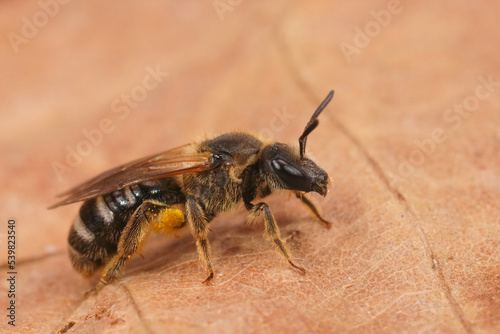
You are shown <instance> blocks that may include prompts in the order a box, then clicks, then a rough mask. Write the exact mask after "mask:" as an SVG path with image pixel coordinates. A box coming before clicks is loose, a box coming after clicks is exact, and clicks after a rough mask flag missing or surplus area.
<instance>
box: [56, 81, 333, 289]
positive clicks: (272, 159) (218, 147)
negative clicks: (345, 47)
mask: <svg viewBox="0 0 500 334" xmlns="http://www.w3.org/2000/svg"><path fill="white" fill-rule="evenodd" d="M332 97H333V91H330V93H329V94H328V96H327V97H326V99H325V100H324V101H323V102H322V103H321V105H320V106H319V107H318V108H317V110H316V111H315V112H314V114H313V115H312V117H311V119H310V121H309V122H308V123H307V125H306V127H305V129H304V132H303V133H302V135H301V136H300V137H299V147H298V148H297V147H294V146H291V145H287V144H283V143H279V142H268V141H265V140H261V139H259V138H257V137H256V136H253V135H250V134H247V133H244V132H231V133H226V134H222V135H219V136H217V137H215V138H211V139H206V140H200V141H198V142H194V143H191V144H188V145H184V146H180V147H177V148H174V149H171V150H168V151H165V152H162V153H159V154H154V155H150V156H147V157H145V158H142V159H138V160H135V161H132V162H130V163H127V164H124V165H122V166H119V167H117V168H114V169H111V170H109V171H107V172H104V173H102V174H100V175H98V176H96V177H94V178H93V179H91V180H89V181H87V182H85V183H83V184H81V185H79V186H76V187H74V188H72V189H70V190H69V191H67V192H65V193H62V194H60V195H59V196H64V199H62V200H61V201H60V202H58V203H56V204H54V205H53V206H51V207H50V208H49V209H52V208H56V207H59V206H62V205H67V204H70V203H75V202H80V201H84V203H83V205H82V206H81V208H80V211H79V214H78V215H77V216H76V218H75V220H74V221H73V224H72V226H71V229H70V232H69V236H68V243H69V255H70V259H71V263H72V265H73V267H74V269H75V270H76V271H78V272H79V273H81V274H82V275H83V276H85V277H90V276H91V275H92V274H94V273H95V272H96V270H98V269H99V268H101V267H104V269H103V270H102V273H101V277H100V280H99V282H98V283H97V285H96V286H95V288H94V290H93V291H98V290H100V289H101V288H102V287H104V286H105V285H106V284H108V283H109V282H111V281H112V280H113V279H114V278H115V277H116V275H117V274H118V273H119V271H120V269H121V268H122V267H123V265H124V264H125V262H126V261H127V260H128V259H130V257H131V256H132V255H134V254H135V253H137V252H138V251H139V250H140V249H141V246H142V245H143V244H144V242H145V241H146V239H147V237H148V236H149V234H150V232H151V231H156V232H166V233H168V232H174V231H176V230H178V229H180V228H182V227H184V226H186V225H187V226H188V227H189V229H190V230H191V233H192V235H193V237H194V238H195V240H196V248H197V251H198V255H199V259H200V261H201V263H202V265H203V266H204V268H206V271H207V274H208V277H207V278H206V279H205V280H204V281H203V283H206V284H209V283H210V281H211V280H212V278H213V277H214V270H213V264H212V259H211V256H210V244H209V241H208V237H207V235H208V231H209V224H210V222H211V221H212V220H213V219H214V218H215V217H216V216H217V215H218V214H219V213H222V212H227V211H229V210H232V209H234V208H235V207H236V206H237V205H238V203H240V202H243V204H244V206H245V208H246V210H248V213H249V216H250V217H251V218H263V220H264V223H265V234H266V236H267V237H269V239H270V240H272V242H273V244H274V246H275V247H276V249H277V250H278V251H279V252H280V253H281V255H283V257H284V258H285V259H286V261H288V263H289V264H290V265H291V266H292V267H293V268H295V269H297V270H298V271H300V272H301V273H305V269H303V268H301V267H299V266H297V265H295V264H294V263H293V262H292V259H291V256H290V253H289V251H288V249H287V247H286V246H285V244H284V242H283V241H282V239H281V236H280V231H279V228H278V226H277V224H276V220H275V219H274V217H273V214H272V213H271V210H270V208H269V206H268V205H267V204H266V203H265V202H258V203H255V204H254V203H253V202H254V200H256V199H261V198H264V197H266V196H268V195H269V194H271V193H272V192H273V191H279V190H289V191H292V192H293V193H294V194H295V195H296V196H297V198H298V199H299V200H301V201H302V203H304V204H305V205H306V206H307V207H308V208H309V209H310V210H311V212H312V213H313V214H314V215H315V216H316V217H317V219H318V220H319V221H320V222H321V223H323V224H324V226H325V227H330V223H329V222H328V221H327V220H325V219H323V218H322V217H321V215H320V214H319V212H318V210H317V209H316V207H315V205H314V204H313V203H312V202H311V201H310V200H309V199H308V198H307V197H306V196H305V195H304V194H305V193H308V192H316V193H318V194H320V195H322V196H326V194H327V186H328V184H329V177H328V174H327V173H326V172H325V171H324V170H323V169H322V168H320V167H319V166H318V165H317V164H316V163H315V162H314V161H312V160H311V159H309V158H307V157H306V155H305V151H306V141H307V137H308V135H309V134H310V133H311V132H312V131H313V130H314V129H315V128H316V127H317V126H318V124H319V121H318V119H317V118H318V116H319V114H320V113H321V112H322V111H323V109H324V108H325V107H326V105H327V104H328V103H329V102H330V100H331V99H332Z"/></svg>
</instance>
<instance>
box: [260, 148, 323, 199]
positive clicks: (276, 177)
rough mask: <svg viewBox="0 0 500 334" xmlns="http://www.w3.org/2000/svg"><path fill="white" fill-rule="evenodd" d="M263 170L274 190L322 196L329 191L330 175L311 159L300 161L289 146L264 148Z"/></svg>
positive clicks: (296, 153)
mask: <svg viewBox="0 0 500 334" xmlns="http://www.w3.org/2000/svg"><path fill="white" fill-rule="evenodd" d="M261 168H262V169H263V170H264V171H265V174H266V176H267V181H268V183H269V184H270V185H271V186H273V187H274V188H279V189H287V190H297V191H303V192H310V191H314V192H317V193H318V194H320V195H322V196H325V195H326V193H327V191H328V189H327V186H328V174H327V173H326V172H325V171H324V170H323V169H322V168H320V167H319V166H318V165H316V163H315V162H314V161H312V160H311V159H308V158H305V157H304V158H302V159H300V157H299V154H298V152H295V151H294V150H293V148H292V147H290V146H288V145H285V144H281V143H275V144H273V145H270V146H268V147H266V148H264V150H263V152H262V158H261Z"/></svg>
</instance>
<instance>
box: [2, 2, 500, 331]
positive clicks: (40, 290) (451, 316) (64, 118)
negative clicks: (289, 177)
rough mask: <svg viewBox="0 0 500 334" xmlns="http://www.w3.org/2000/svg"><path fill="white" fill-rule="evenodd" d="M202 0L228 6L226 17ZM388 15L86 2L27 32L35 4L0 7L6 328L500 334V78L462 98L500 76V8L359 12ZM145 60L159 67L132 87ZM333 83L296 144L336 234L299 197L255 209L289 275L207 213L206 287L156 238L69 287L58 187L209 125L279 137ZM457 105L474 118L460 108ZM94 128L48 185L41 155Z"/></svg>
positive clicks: (261, 246) (254, 235)
mask: <svg viewBox="0 0 500 334" xmlns="http://www.w3.org/2000/svg"><path fill="white" fill-rule="evenodd" d="M47 2H48V1H47ZM52 3H55V2H52ZM214 3H223V4H227V6H229V7H227V8H230V9H231V10H229V9H228V10H227V11H225V12H224V13H222V18H221V17H220V16H219V15H218V12H217V10H216V8H215V7H214ZM230 3H234V5H231V4H230ZM388 6H389V5H388V2H385V1H375V2H374V1H365V2H359V1H356V2H349V3H348V2H340V1H338V2H331V1H328V2H327V1H325V2H319V1H314V2H312V1H311V2H308V3H306V2H305V1H303V2H299V1H293V2H292V1H284V0H283V1H273V2H267V1H266V2H265V1H252V2H251V1H242V2H240V3H239V4H237V1H234V2H230V1H225V0H222V1H220V2H212V1H205V2H202V1H198V2H194V1H186V2H184V1H182V2H181V1H170V2H166V1H147V2H146V1H144V2H131V1H128V2H124V1H84V2H83V1H80V2H69V3H68V4H60V5H59V6H58V8H56V7H52V11H54V13H53V14H54V15H52V16H53V17H49V18H48V19H47V22H46V23H45V24H42V23H43V22H44V21H43V17H44V16H43V15H42V14H40V12H41V11H42V10H43V9H42V7H40V4H39V3H38V2H37V1H31V2H26V1H24V2H18V1H6V2H2V4H0V7H1V10H0V22H2V23H1V26H2V31H3V35H4V38H3V39H2V41H1V42H0V50H1V51H0V63H1V64H2V76H1V79H0V92H1V93H0V94H1V95H2V98H1V99H0V110H2V111H1V112H2V121H1V124H0V141H1V143H2V145H1V148H0V150H1V152H0V153H1V156H2V169H1V171H0V182H1V184H2V192H1V195H0V206H1V211H2V213H3V218H2V225H1V226H2V227H1V228H2V231H0V236H1V238H2V239H1V244H2V246H1V248H0V256H1V257H0V259H1V264H2V267H1V271H2V272H1V277H5V276H4V275H5V273H6V272H7V271H8V269H7V265H6V261H7V254H6V246H5V243H6V239H7V237H6V231H7V219H8V218H9V217H13V218H15V219H16V228H17V238H18V239H17V241H18V242H17V268H16V269H17V271H18V276H17V280H18V281H17V299H16V303H17V304H16V305H17V319H16V325H17V326H16V327H15V328H12V327H11V326H8V325H7V320H6V317H5V315H4V314H6V311H5V308H6V305H8V304H7V303H8V302H9V300H8V299H7V290H8V285H7V283H6V280H5V278H2V280H1V281H2V284H1V287H2V291H0V305H1V309H2V310H4V311H2V316H1V319H2V320H1V323H0V330H1V331H4V332H12V331H14V332H22V333H39V332H57V331H59V330H63V331H66V332H67V333H91V332H93V333H103V332H109V333H118V332H134V333H200V332H203V333H235V332H237V333H286V332H288V333H290V332H299V333H306V332H307V333H327V332H336V333H339V332H347V333H391V332H392V333H401V332H412V333H415V332H423V333H436V332H441V333H496V332H498V331H500V288H499V287H500V265H499V263H500V261H499V260H500V252H499V246H500V219H499V209H500V200H499V198H500V187H499V186H500V126H499V125H500V113H499V112H498V110H499V108H500V94H499V92H500V89H499V87H500V85H499V84H498V83H496V84H493V85H490V86H489V87H486V88H489V89H490V91H488V90H487V89H486V88H485V87H483V88H480V89H479V91H478V90H477V89H476V87H477V86H478V85H480V84H481V81H480V80H482V79H479V78H483V79H485V80H488V77H490V76H491V77H492V79H493V81H495V82H498V80H500V63H499V62H498V54H499V46H498V40H499V39H500V26H499V25H498V12H499V11H500V5H498V4H497V3H495V2H493V1H489V2H488V1H475V2H460V3H457V2H455V1H451V0H450V1H440V2H431V1H427V2H423V3H422V2H409V1H408V2H407V1H402V2H401V3H400V5H399V7H397V9H396V10H398V13H395V14H392V16H391V18H390V19H388V21H387V24H384V25H385V27H383V26H381V25H380V24H378V23H376V22H377V21H376V20H375V18H374V15H377V14H376V13H381V12H380V11H382V10H387V9H388ZM56 9H57V10H56ZM221 10H222V9H221ZM380 15H381V14H380ZM380 15H379V16H380ZM46 17H48V16H46ZM23 18H26V20H28V21H30V22H33V20H34V19H37V20H40V21H37V22H38V24H39V26H40V27H39V28H38V31H36V33H34V36H31V37H29V38H26V39H25V40H24V42H23V43H21V44H19V45H17V48H18V50H17V51H18V52H17V53H16V52H15V48H13V46H12V44H11V42H9V38H11V37H9V36H12V35H9V33H15V34H18V36H22V34H23V30H22V29H23V24H25V23H24V22H25V21H23ZM382 19H383V17H382ZM386 19H387V17H386ZM40 22H41V23H40ZM377 24H378V25H377ZM356 27H357V28H359V29H362V30H364V29H365V28H367V29H372V30H370V31H369V33H370V34H371V36H372V37H370V38H369V41H367V40H365V41H364V42H365V44H368V45H366V46H363V47H360V48H359V49H358V50H357V53H355V54H353V55H352V56H351V57H350V59H349V60H350V61H348V59H347V58H346V57H345V56H344V54H343V52H342V45H343V46H344V47H345V45H346V44H343V43H347V44H350V45H358V46H361V44H359V43H362V42H363V41H362V40H358V41H357V42H358V44H355V38H356V37H355V36H356ZM377 27H378V28H377ZM25 29H26V28H25ZM25 33H26V31H25ZM31 33H32V35H33V31H31ZM155 69H157V70H159V71H160V72H168V75H166V74H165V75H164V76H163V77H160V78H159V79H158V80H159V81H160V82H159V83H158V85H157V87H155V88H152V89H150V90H148V91H146V96H140V95H137V94H140V90H141V88H140V87H141V85H143V80H144V78H145V77H146V75H148V72H150V71H152V70H155ZM148 83H149V84H150V85H151V83H153V81H150V82H149V81H148ZM137 87H139V88H137ZM332 88H333V89H335V91H336V95H335V97H334V100H333V101H332V103H331V104H330V106H329V107H328V108H327V110H326V111H325V112H324V114H323V115H322V116H321V125H320V126H319V127H318V129H317V130H316V131H315V132H314V133H313V135H312V136H311V138H310V140H309V142H308V143H309V149H310V150H311V151H312V152H314V154H315V156H316V157H317V159H318V161H320V162H321V165H322V166H324V168H325V169H326V170H327V171H328V173H329V174H330V176H331V177H332V179H333V183H332V188H331V191H330V193H329V194H328V196H327V197H326V198H318V197H315V200H316V201H317V202H318V204H319V207H320V208H321V210H322V211H323V213H324V215H325V216H326V217H327V218H328V219H329V220H331V221H332V222H334V225H333V227H332V229H331V230H325V229H324V228H323V227H322V226H321V225H320V224H318V223H317V222H315V221H314V219H313V218H312V217H311V216H310V215H309V213H308V212H307V210H305V209H304V208H302V207H301V206H300V205H299V204H298V203H297V201H296V200H295V199H293V198H289V197H288V196H286V195H273V196H272V197H270V198H269V201H268V203H269V205H270V207H271V209H272V210H273V212H274V215H275V216H276V218H277V220H278V223H279V225H280V227H281V231H282V234H283V236H284V238H285V239H286V240H287V243H288V245H289V247H290V249H291V251H292V253H293V256H294V258H295V261H296V263H297V264H299V265H301V266H304V267H305V268H306V269H307V274H306V275H305V276H302V275H300V274H299V273H297V272H296V271H294V270H292V269H290V268H289V267H288V266H287V265H286V264H285V263H284V261H283V260H282V259H281V258H280V256H279V255H278V254H277V253H276V252H275V251H274V250H273V248H272V246H271V245H270V243H269V242H268V241H267V240H266V239H265V238H263V237H262V232H263V226H262V224H256V225H248V224H245V219H246V218H245V212H244V210H242V209H240V210H237V211H236V212H233V213H230V214H227V215H223V216H220V217H218V218H217V219H216V220H215V221H214V223H213V225H212V233H211V234H210V236H209V237H210V240H211V243H212V250H213V256H214V263H215V269H216V277H215V279H214V284H213V286H210V287H206V286H204V285H202V284H200V282H201V281H202V280H203V279H204V278H205V277H204V276H205V274H204V271H203V270H202V268H201V267H200V266H199V264H198V262H197V254H196V250H195V245H194V241H193V238H192V237H191V235H190V234H189V232H188V231H184V233H182V234H180V236H179V238H177V239H166V238H163V237H160V236H154V237H152V238H151V240H150V242H149V243H148V245H147V246H146V248H145V249H144V251H143V254H142V255H143V257H144V258H141V257H139V256H137V257H135V258H133V259H132V260H131V261H130V263H129V264H128V266H127V267H126V269H125V270H124V271H123V272H122V274H121V276H120V277H119V279H118V280H117V281H115V282H114V283H113V284H111V285H109V286H108V287H106V288H105V289H103V290H102V291H101V293H99V294H98V295H97V296H95V297H90V298H88V299H86V300H85V299H83V298H82V295H83V293H84V292H85V291H86V290H88V289H89V288H90V287H91V286H92V285H93V284H94V283H95V278H94V279H93V280H92V281H90V282H87V281H86V280H84V279H83V278H82V277H80V276H79V275H78V274H77V273H75V272H74V271H73V269H72V268H71V264H70V262H69V259H68V256H67V251H66V238H67V232H68V230H69V227H70V224H71V221H72V219H73V217H74V215H75V214H76V212H77V210H78V205H71V206H68V207H63V208H59V209H57V210H52V211H48V210H46V209H45V208H46V207H47V206H49V205H50V204H52V203H53V202H54V200H55V198H54V195H55V194H56V193H59V192H61V191H63V190H66V189H68V188H69V187H70V186H72V185H75V184H76V183H78V182H80V181H84V180H85V179H86V178H89V177H92V176H94V175H95V174H97V173H99V172H101V171H103V170H105V169H108V168H111V167H113V166H115V165H118V164H120V163H124V162H126V161H130V160H132V159H135V158H138V157H141V156H144V155H146V154H151V153H154V152H157V151H161V150H165V149H168V148H172V147H175V146H178V145H181V144H184V143H186V142H189V141H191V140H193V139H194V138H196V137H197V136H199V135H200V134H202V133H203V132H204V131H212V132H225V131H229V130H233V129H247V130H252V131H255V132H259V131H263V132H264V133H273V134H274V136H275V137H276V139H278V140H282V141H291V142H295V141H296V138H297V137H298V135H299V134H300V131H301V130H302V129H303V126H304V125H305V123H306V122H307V120H308V118H309V116H310V114H311V113H312V111H313V110H314V109H315V108H316V106H317V105H318V104H319V102H320V101H321V100H322V99H323V97H324V96H326V93H327V92H328V91H329V90H330V89H332ZM131 92H135V94H136V95H135V96H136V97H137V96H139V99H142V98H143V99H142V100H141V101H138V100H136V102H137V103H136V104H135V105H133V108H129V113H128V114H125V111H124V110H123V109H122V110H116V108H117V107H122V108H123V107H124V106H125V104H124V103H123V102H120V99H122V98H125V97H124V95H122V94H128V95H130V94H131ZM475 102H477V103H478V105H474V103H475ZM462 103H469V104H468V106H469V109H471V111H468V110H467V109H462V111H461V112H458V111H457V110H458V109H454V108H455V107H454V105H458V107H456V108H459V107H460V104H462ZM117 111H118V112H117ZM455 111H457V112H455ZM283 114H286V115H289V116H288V117H289V118H286V117H281V118H280V117H278V116H277V115H283ZM104 119H109V120H110V122H111V124H112V127H113V129H112V130H110V131H109V133H105V134H104V135H103V137H102V139H101V140H100V142H96V144H93V145H91V146H90V147H87V151H88V152H86V153H87V155H86V156H84V157H82V159H81V161H79V162H77V163H76V164H75V165H76V166H74V167H69V168H68V169H67V170H65V171H66V173H64V175H61V176H60V177H58V176H57V173H56V172H55V171H54V162H59V163H61V164H66V162H65V159H66V154H67V150H68V149H75V150H76V149H77V148H79V149H80V150H81V149H85V147H84V144H82V143H83V142H84V141H85V140H86V137H85V134H84V131H91V130H92V129H96V128H98V127H99V126H100V124H101V122H102V121H103V120H104ZM108 125H109V124H108ZM440 131H441V132H440ZM441 136H444V138H441Z"/></svg>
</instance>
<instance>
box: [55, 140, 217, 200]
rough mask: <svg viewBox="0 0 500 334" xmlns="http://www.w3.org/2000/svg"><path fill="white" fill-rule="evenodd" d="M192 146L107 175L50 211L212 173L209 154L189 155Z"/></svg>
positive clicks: (68, 193)
mask: <svg viewBox="0 0 500 334" xmlns="http://www.w3.org/2000/svg"><path fill="white" fill-rule="evenodd" d="M187 146H189V144H188V145H184V146H180V147H177V148H174V149H171V150H168V151H165V152H162V153H159V154H154V155H150V156H147V157H144V158H141V159H138V160H135V161H132V162H129V163H127V164H124V165H121V166H118V167H116V168H113V169H111V170H109V171H106V172H104V173H102V174H100V175H98V176H96V177H94V178H93V179H90V180H88V181H87V182H84V183H82V184H80V185H78V186H76V187H74V188H72V189H70V190H68V191H66V192H64V193H62V194H60V195H58V196H61V197H65V198H64V199H63V200H62V201H60V202H58V203H56V204H54V205H52V206H51V207H49V209H53V208H57V207H59V206H62V205H66V204H70V203H75V202H80V201H85V200H88V199H91V198H95V197H98V196H102V195H105V194H108V193H110V192H113V191H115V190H119V189H123V188H125V187H128V186H132V185H134V184H138V183H141V182H145V181H151V180H156V179H161V178H165V177H172V176H175V175H181V174H185V173H192V172H202V171H205V170H208V169H210V167H211V163H210V161H209V158H210V157H211V156H212V154H211V153H209V152H204V153H186V147H187Z"/></svg>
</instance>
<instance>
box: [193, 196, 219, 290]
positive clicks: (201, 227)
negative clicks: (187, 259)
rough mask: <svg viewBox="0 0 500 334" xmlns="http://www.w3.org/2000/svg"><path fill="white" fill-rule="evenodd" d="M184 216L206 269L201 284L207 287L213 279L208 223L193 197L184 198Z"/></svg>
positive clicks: (201, 208) (198, 203)
mask: <svg viewBox="0 0 500 334" xmlns="http://www.w3.org/2000/svg"><path fill="white" fill-rule="evenodd" d="M186 216H187V221H188V224H189V228H190V229H191V233H192V234H193V236H194V237H195V238H196V248H197V249H198V254H199V257H200V261H201V263H202V264H203V265H204V266H205V267H206V268H207V273H208V277H207V278H206V279H205V280H204V281H203V283H204V284H207V285H208V284H210V281H211V280H212V278H213V277H214V271H213V268H212V260H211V258H210V244H209V242H208V238H207V234H208V231H209V229H208V223H209V221H208V219H207V216H206V214H205V211H204V210H203V207H202V205H201V204H200V202H199V201H198V200H197V199H196V198H195V197H194V196H188V197H187V198H186Z"/></svg>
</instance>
